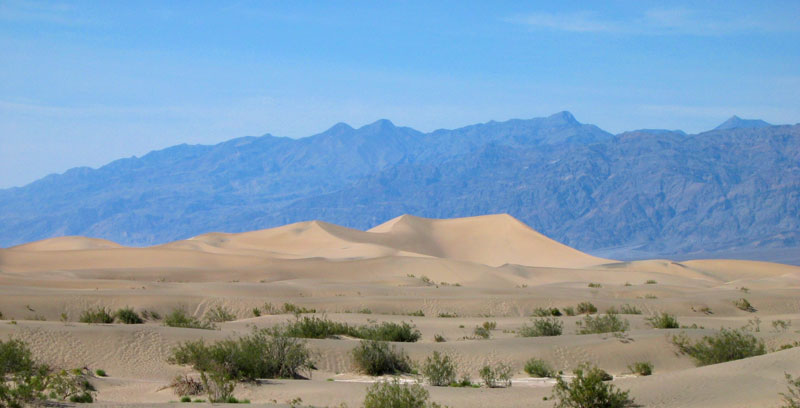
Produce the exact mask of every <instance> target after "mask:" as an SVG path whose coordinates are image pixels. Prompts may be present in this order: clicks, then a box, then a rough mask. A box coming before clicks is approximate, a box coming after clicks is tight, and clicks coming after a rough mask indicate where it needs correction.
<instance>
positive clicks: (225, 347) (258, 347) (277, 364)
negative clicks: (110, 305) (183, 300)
mask: <svg viewBox="0 0 800 408" xmlns="http://www.w3.org/2000/svg"><path fill="white" fill-rule="evenodd" d="M169 362H170V363H172V364H179V365H188V366H191V367H192V368H193V369H195V370H197V371H199V372H200V373H201V375H202V374H204V373H206V375H208V376H210V379H218V380H219V381H220V382H221V384H222V385H224V383H226V382H227V381H228V380H234V381H254V380H256V379H258V378H303V376H302V375H301V374H303V373H306V374H307V375H309V376H310V373H311V370H312V369H314V362H313V361H312V359H311V352H310V351H309V349H308V347H307V346H306V344H305V342H303V341H301V340H298V339H297V338H295V337H292V336H289V335H287V334H286V332H284V331H283V330H282V329H281V328H269V329H256V328H253V331H252V332H251V333H250V334H249V335H245V336H242V337H240V338H238V339H227V340H222V341H218V342H216V343H213V344H205V342H203V340H195V341H187V342H185V343H182V344H180V345H179V346H177V347H175V348H174V349H173V350H172V356H171V357H170V359H169ZM215 376H216V377H215ZM205 385H206V384H204V386H205ZM223 391H224V390H223Z"/></svg>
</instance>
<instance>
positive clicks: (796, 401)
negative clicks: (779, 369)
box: [781, 373, 800, 408]
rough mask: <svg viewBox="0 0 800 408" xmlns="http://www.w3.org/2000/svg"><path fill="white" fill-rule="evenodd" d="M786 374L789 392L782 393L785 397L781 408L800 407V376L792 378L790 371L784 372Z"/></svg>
mask: <svg viewBox="0 0 800 408" xmlns="http://www.w3.org/2000/svg"><path fill="white" fill-rule="evenodd" d="M784 375H785V376H786V388H787V391H788V393H783V392H782V393H781V397H783V405H781V408H800V377H799V378H792V376H791V374H789V373H784Z"/></svg>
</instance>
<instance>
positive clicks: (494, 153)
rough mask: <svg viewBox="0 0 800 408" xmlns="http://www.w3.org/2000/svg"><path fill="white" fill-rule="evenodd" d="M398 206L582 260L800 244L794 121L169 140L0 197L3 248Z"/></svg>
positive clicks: (131, 241)
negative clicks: (559, 248) (483, 224)
mask: <svg viewBox="0 0 800 408" xmlns="http://www.w3.org/2000/svg"><path fill="white" fill-rule="evenodd" d="M406 213H408V214H415V215H419V216H424V217H434V218H450V217H463V216H472V215H481V214H491V213H509V214H511V215H512V216H514V217H516V218H518V219H520V220H522V221H523V222H525V223H527V224H528V225H530V226H531V227H533V228H535V229H536V230H538V231H540V232H542V233H543V234H545V235H547V236H550V237H553V238H554V239H556V240H559V241H561V242H563V243H565V244H567V245H570V246H573V247H576V248H578V249H580V250H583V251H590V252H591V251H597V250H599V249H602V248H611V247H626V248H638V249H640V250H646V251H649V252H650V253H651V254H675V255H677V256H679V255H680V254H688V253H691V252H695V251H701V250H702V251H712V252H713V251H732V250H736V251H740V250H744V251H747V250H754V249H764V248H768V249H772V250H776V249H777V250H780V249H788V248H794V247H800V125H794V126H788V125H786V126H772V125H770V124H768V123H766V122H763V121H758V120H744V119H740V118H738V117H733V118H731V119H730V120H728V121H726V122H725V123H723V124H722V125H720V126H719V127H717V128H716V129H714V130H712V131H709V132H704V133H700V134H695V135H687V134H685V133H683V132H681V131H668V130H640V131H633V132H625V133H622V134H619V135H612V134H610V133H608V132H605V131H603V130H602V129H600V128H598V127H596V126H594V125H586V124H582V123H579V122H578V121H577V120H575V118H574V117H573V116H572V115H571V114H570V113H568V112H561V113H557V114H555V115H552V116H550V117H546V118H536V119H530V120H509V121H506V122H489V123H484V124H478V125H473V126H467V127H464V128H460V129H455V130H437V131H434V132H431V133H421V132H418V131H416V130H414V129H411V128H407V127H397V126H395V125H393V124H392V123H391V122H389V121H388V120H379V121H377V122H375V123H372V124H370V125H367V126H364V127H361V128H359V129H353V128H352V127H350V126H348V125H346V124H343V123H340V124H337V125H335V126H334V127H332V128H330V129H329V130H327V131H325V132H323V133H320V134H318V135H314V136H310V137H306V138H302V139H290V138H285V137H274V136H271V135H265V136H262V137H243V138H238V139H233V140H230V141H227V142H224V143H220V144H217V145H214V146H202V145H195V146H189V145H179V146H174V147H170V148H167V149H164V150H160V151H155V152H151V153H149V154H147V155H145V156H143V157H141V158H136V157H133V158H128V159H121V160H117V161H114V162H112V163H110V164H108V165H106V166H103V167H101V168H99V169H89V168H75V169H72V170H69V171H67V172H66V173H64V174H60V175H50V176H47V177H45V178H43V179H41V180H38V181H36V182H34V183H31V184H29V185H27V186H24V187H20V188H11V189H6V190H0V246H3V247H7V246H12V245H16V244H21V243H24V242H29V241H33V240H38V239H43V238H49V237H55V236H62V235H84V236H90V237H98V238H105V239H110V240H113V241H116V242H119V243H122V244H127V245H151V244H158V243H163V242H167V241H172V240H177V239H183V238H187V237H191V236H194V235H199V234H202V233H206V232H209V231H226V232H240V231H249V230H254V229H261V228H268V227H273V226H278V225H284V224H288V223H292V222H297V221H303V220H312V219H318V220H324V221H328V222H332V223H336V224H340V225H344V226H348V227H352V228H359V229H366V228H370V227H372V226H375V225H377V224H380V223H382V222H384V221H386V220H389V219H391V218H393V217H396V216H398V215H401V214H406Z"/></svg>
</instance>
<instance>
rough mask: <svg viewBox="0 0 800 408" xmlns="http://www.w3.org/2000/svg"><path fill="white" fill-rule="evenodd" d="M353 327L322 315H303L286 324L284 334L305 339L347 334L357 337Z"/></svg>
mask: <svg viewBox="0 0 800 408" xmlns="http://www.w3.org/2000/svg"><path fill="white" fill-rule="evenodd" d="M355 332H356V331H355V329H354V328H352V327H350V326H349V325H347V324H345V323H339V322H333V321H330V320H328V319H326V318H324V317H317V316H303V317H298V318H296V319H295V320H294V322H292V323H289V324H287V325H286V334H287V335H288V336H292V337H302V338H306V339H327V338H331V337H334V336H340V335H348V336H353V337H357V336H356V333H355Z"/></svg>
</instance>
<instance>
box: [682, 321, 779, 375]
mask: <svg viewBox="0 0 800 408" xmlns="http://www.w3.org/2000/svg"><path fill="white" fill-rule="evenodd" d="M672 344H674V345H675V346H677V347H678V349H679V350H680V351H681V353H684V354H688V355H689V356H691V357H692V358H694V359H695V361H696V362H697V365H700V366H704V365H709V364H717V363H724V362H727V361H733V360H740V359H743V358H747V357H754V356H759V355H762V354H764V353H766V352H767V351H766V347H765V346H764V341H763V340H760V339H758V338H756V337H755V336H753V335H752V334H750V333H746V332H744V331H743V330H738V329H726V328H724V327H723V328H722V330H720V331H719V333H717V334H715V335H714V336H703V339H702V340H700V341H698V342H696V343H694V344H692V342H691V341H690V340H689V338H688V337H687V336H686V333H680V334H678V335H675V336H672Z"/></svg>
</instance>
